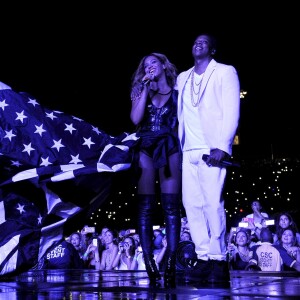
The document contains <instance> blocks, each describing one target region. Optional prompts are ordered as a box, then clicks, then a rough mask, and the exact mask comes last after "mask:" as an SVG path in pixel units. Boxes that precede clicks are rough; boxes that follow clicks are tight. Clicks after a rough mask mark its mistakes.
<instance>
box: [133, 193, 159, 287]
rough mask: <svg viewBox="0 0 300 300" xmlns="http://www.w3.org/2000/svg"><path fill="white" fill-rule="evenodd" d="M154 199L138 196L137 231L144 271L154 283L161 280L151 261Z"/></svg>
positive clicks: (147, 196) (145, 195)
mask: <svg viewBox="0 0 300 300" xmlns="http://www.w3.org/2000/svg"><path fill="white" fill-rule="evenodd" d="M155 207H156V197H155V195H152V194H139V195H138V229H139V235H140V243H141V246H142V249H143V256H144V261H145V266H146V271H147V274H148V277H149V279H150V281H152V282H155V281H156V280H159V279H161V275H160V273H159V271H158V268H157V266H156V263H155V261H154V259H153V246H152V242H153V224H152V223H153V221H152V217H153V214H154V212H155Z"/></svg>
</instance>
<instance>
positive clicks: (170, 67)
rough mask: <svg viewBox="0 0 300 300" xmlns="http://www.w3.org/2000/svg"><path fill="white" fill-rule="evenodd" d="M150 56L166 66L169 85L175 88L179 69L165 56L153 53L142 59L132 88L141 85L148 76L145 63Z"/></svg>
mask: <svg viewBox="0 0 300 300" xmlns="http://www.w3.org/2000/svg"><path fill="white" fill-rule="evenodd" d="M149 56H154V57H156V58H157V59H158V60H159V61H160V62H161V63H162V64H163V65H164V66H165V74H166V79H167V83H168V85H169V86H170V87H172V88H173V87H174V86H175V85H176V78H177V74H178V73H177V68H176V66H175V65H174V64H172V63H171V62H170V61H169V59H168V58H167V57H166V56H165V55H164V54H162V53H157V52H152V53H150V54H148V55H146V56H144V57H143V58H142V59H141V61H140V63H139V65H138V67H137V69H136V70H135V72H134V73H133V75H132V81H131V86H132V87H134V86H135V85H137V84H140V83H141V82H142V78H143V77H144V76H145V75H146V73H145V67H144V63H145V60H146V58H148V57H149Z"/></svg>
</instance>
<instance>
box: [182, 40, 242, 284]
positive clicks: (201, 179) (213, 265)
mask: <svg viewBox="0 0 300 300" xmlns="http://www.w3.org/2000/svg"><path fill="white" fill-rule="evenodd" d="M215 52H216V40H215V38H214V37H213V36H211V35H209V34H201V35H199V36H198V37H197V38H196V40H195V42H194V44H193V47H192V55H193V57H194V66H193V67H192V68H190V69H188V70H187V71H184V72H182V73H180V74H179V76H178V78H177V88H178V92H179V94H178V120H179V128H178V133H179V139H180V143H181V147H182V151H183V164H182V200H183V205H184V207H185V210H186V215H187V219H188V221H189V224H190V232H191V236H192V240H193V242H194V243H195V250H196V253H197V256H198V261H197V262H194V263H193V266H194V267H197V268H198V269H201V274H202V275H203V274H205V273H206V274H207V276H206V278H205V280H207V281H209V282H218V281H224V280H225V281H227V280H228V279H229V271H228V272H227V270H228V269H226V268H227V262H226V244H225V233H226V215H225V209H224V199H223V197H222V190H223V186H224V181H225V177H226V168H225V167H222V165H220V162H221V161H222V160H228V159H230V156H231V154H232V144H233V140H234V136H235V134H236V130H237V128H238V122H239V116H240V84H239V78H238V75H237V71H236V69H235V68H234V67H233V66H231V65H225V64H221V63H218V62H216V61H215V60H214V59H213V55H214V54H215ZM204 154H206V155H209V156H208V159H207V160H206V161H204V160H203V155H204Z"/></svg>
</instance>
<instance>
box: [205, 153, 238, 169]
mask: <svg viewBox="0 0 300 300" xmlns="http://www.w3.org/2000/svg"><path fill="white" fill-rule="evenodd" d="M208 157H209V155H208V154H203V155H202V159H203V160H204V161H205V162H206V161H207V159H208ZM219 165H220V166H221V167H240V166H241V165H240V164H239V163H238V162H235V161H230V160H221V161H220V163H219Z"/></svg>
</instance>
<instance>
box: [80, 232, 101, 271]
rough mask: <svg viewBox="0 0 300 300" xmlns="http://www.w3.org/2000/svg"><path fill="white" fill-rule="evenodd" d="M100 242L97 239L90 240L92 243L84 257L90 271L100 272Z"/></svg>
mask: <svg viewBox="0 0 300 300" xmlns="http://www.w3.org/2000/svg"><path fill="white" fill-rule="evenodd" d="M98 244H100V241H99V240H98V238H97V237H94V238H92V239H91V240H90V243H89V245H88V247H87V249H86V251H85V253H84V255H83V260H84V262H85V267H86V268H88V269H95V270H100V257H101V256H100V255H101V254H100V250H99V248H98Z"/></svg>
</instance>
